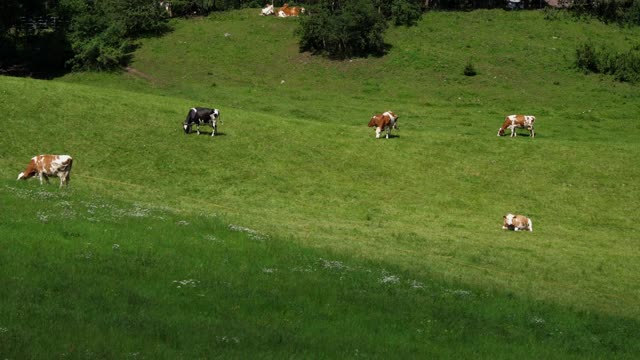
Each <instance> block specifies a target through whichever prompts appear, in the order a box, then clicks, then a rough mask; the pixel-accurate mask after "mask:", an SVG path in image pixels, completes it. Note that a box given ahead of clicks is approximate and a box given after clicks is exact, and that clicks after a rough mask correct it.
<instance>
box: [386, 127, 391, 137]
mask: <svg viewBox="0 0 640 360" xmlns="http://www.w3.org/2000/svg"><path fill="white" fill-rule="evenodd" d="M389 134H391V126H387V136H385V138H387V139H388V138H389Z"/></svg>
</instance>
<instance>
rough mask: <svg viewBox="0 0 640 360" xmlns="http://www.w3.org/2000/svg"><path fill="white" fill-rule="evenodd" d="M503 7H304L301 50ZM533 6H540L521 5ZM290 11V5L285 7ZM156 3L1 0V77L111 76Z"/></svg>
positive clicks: (319, 2) (212, 7) (636, 0)
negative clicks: (450, 13)
mask: <svg viewBox="0 0 640 360" xmlns="http://www.w3.org/2000/svg"><path fill="white" fill-rule="evenodd" d="M506 1H507V0H304V6H305V7H306V8H307V10H308V11H307V14H312V16H303V17H301V18H300V27H299V30H298V36H299V37H300V50H301V51H310V52H312V53H314V54H320V55H324V56H328V57H330V58H338V59H340V58H349V57H353V56H369V55H374V56H375V55H382V54H384V52H385V50H386V44H385V43H384V31H385V30H386V29H387V28H388V26H411V25H413V24H415V23H416V22H417V21H418V20H419V19H420V17H421V15H422V14H423V12H424V11H426V10H428V9H440V10H471V9H477V8H495V7H504V6H505V4H506ZM524 1H525V7H538V6H542V4H543V3H544V2H543V1H542V0H524ZM267 2H271V3H273V4H274V5H275V6H276V7H277V6H281V5H282V4H283V3H285V2H287V0H275V1H268V0H173V1H171V5H172V13H173V16H194V15H196V16H197V15H206V14H208V13H210V12H212V11H226V10H231V9H240V8H245V7H251V8H257V7H263V6H264V5H265V3H267ZM570 4H571V6H570V11H573V12H574V13H575V14H578V15H579V16H585V15H588V16H595V17H598V18H599V19H602V20H603V21H607V22H618V23H621V24H633V25H640V0H572V2H570ZM290 5H293V3H290ZM168 17H169V15H168V13H167V12H166V11H165V8H164V7H163V6H160V0H2V1H0V54H1V56H0V73H3V72H4V73H7V72H8V73H12V74H20V73H21V72H24V73H25V74H26V75H33V76H44V77H46V76H51V75H54V74H56V72H59V71H69V70H87V69H88V70H111V69H116V68H120V67H122V66H124V65H126V64H127V62H128V61H129V60H130V59H129V57H130V54H131V53H132V51H133V49H134V48H135V45H136V42H137V40H138V39H139V38H141V37H146V36H158V35H161V34H163V33H165V32H166V31H169V30H170V26H169V23H168Z"/></svg>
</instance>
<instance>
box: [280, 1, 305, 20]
mask: <svg viewBox="0 0 640 360" xmlns="http://www.w3.org/2000/svg"><path fill="white" fill-rule="evenodd" d="M304 12H305V9H304V8H303V7H298V6H289V4H287V3H284V5H282V7H281V8H280V9H278V12H277V14H278V17H289V16H300V14H304Z"/></svg>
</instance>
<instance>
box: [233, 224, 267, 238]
mask: <svg viewBox="0 0 640 360" xmlns="http://www.w3.org/2000/svg"><path fill="white" fill-rule="evenodd" d="M229 230H233V231H238V232H244V233H247V234H248V235H249V238H250V239H251V240H257V241H264V240H266V239H268V238H269V237H268V236H266V235H263V234H260V233H259V232H258V231H256V230H253V229H249V228H248V227H244V226H240V225H233V224H230V225H229Z"/></svg>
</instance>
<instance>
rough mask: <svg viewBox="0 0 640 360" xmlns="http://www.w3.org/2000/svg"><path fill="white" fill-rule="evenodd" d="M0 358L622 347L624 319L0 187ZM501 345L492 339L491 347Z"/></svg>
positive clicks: (626, 330) (240, 232)
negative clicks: (577, 311)
mask: <svg viewBox="0 0 640 360" xmlns="http://www.w3.org/2000/svg"><path fill="white" fill-rule="evenodd" d="M0 200H2V202H1V204H2V205H1V206H2V207H1V209H2V211H3V213H4V214H11V216H3V217H2V219H1V220H0V230H1V231H2V233H3V237H2V240H0V246H1V247H2V249H3V251H2V252H0V263H2V265H3V275H2V276H1V277H0V286H2V288H3V289H5V291H3V292H2V293H1V294H0V319H1V320H0V355H1V356H3V357H6V358H51V357H54V358H58V357H61V358H176V357H185V358H193V357H207V358H208V357H225V358H226V357H233V358H235V357H247V356H256V355H257V356H259V357H261V358H271V357H291V356H293V357H314V358H344V357H349V358H355V357H361V356H366V357H399V356H402V357H423V356H435V357H439V358H449V357H451V358H459V357H461V356H462V357H468V356H480V357H492V358H513V357H516V356H518V357H522V356H526V357H535V358H540V357H544V358H601V357H609V356H615V357H619V358H624V357H631V356H633V355H634V354H636V353H637V351H638V350H640V349H639V348H638V343H637V342H635V341H633V339H634V337H635V334H636V330H637V328H638V325H639V324H638V323H637V321H636V320H625V319H622V318H616V317H611V316H596V315H593V314H589V313H576V312H573V311H570V310H569V311H568V310H567V309H565V308H562V307H559V306H556V305H552V304H546V303H544V302H534V301H530V300H524V299H519V298H518V297H516V296H513V294H512V293H509V292H507V293H505V292H502V291H493V290H487V289H482V288H479V287H474V286H469V285H467V284H460V283H457V282H450V281H442V280H438V279H435V278H425V277H422V276H420V275H417V274H415V273H413V272H408V271H405V270H402V269H401V268H400V267H398V266H397V265H394V264H391V263H387V262H378V261H366V260H360V259H357V257H354V256H349V255H346V254H337V253H335V252H331V251H318V250H312V249H309V248H306V247H301V246H299V245H296V244H295V243H293V242H291V241H283V240H282V239H278V238H274V237H271V236H268V235H266V234H262V233H260V232H258V231H255V230H253V229H249V228H246V227H243V226H241V225H235V224H231V225H226V224H225V223H223V222H222V221H221V220H220V219H219V218H217V217H213V216H192V215H186V214H180V213H178V212H175V211H174V210H172V209H167V208H154V207H148V206H146V205H142V204H138V203H129V202H121V201H114V200H113V199H108V198H103V197H99V196H96V195H94V194H90V193H88V192H86V191H84V190H78V189H66V190H62V191H58V190H57V189H55V187H48V188H47V187H45V188H42V187H40V186H39V185H36V184H31V183H18V184H16V183H14V182H9V181H3V183H2V188H1V189H0ZM507 344H508V346H506V345H507Z"/></svg>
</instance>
